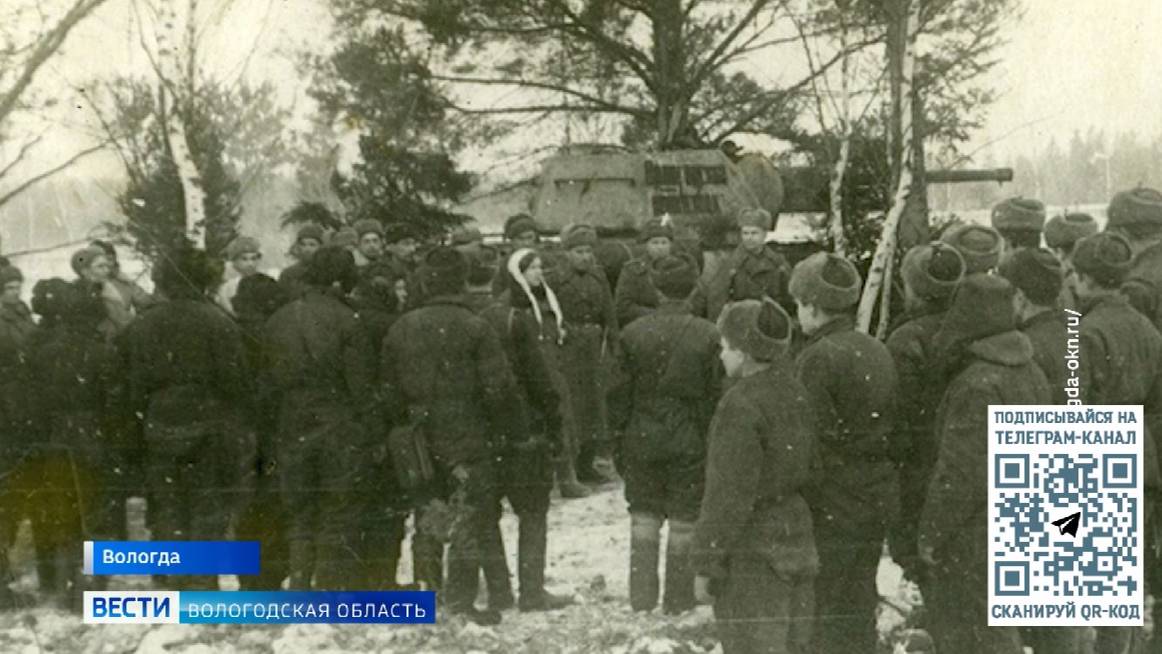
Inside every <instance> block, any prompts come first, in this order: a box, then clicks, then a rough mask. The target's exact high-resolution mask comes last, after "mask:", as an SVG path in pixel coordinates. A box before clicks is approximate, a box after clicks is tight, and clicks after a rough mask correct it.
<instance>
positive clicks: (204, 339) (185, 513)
mask: <svg viewBox="0 0 1162 654" xmlns="http://www.w3.org/2000/svg"><path fill="white" fill-rule="evenodd" d="M220 270H221V269H220V268H218V267H216V266H215V265H214V263H213V262H212V261H210V259H209V257H208V256H207V255H206V253H205V252H203V251H201V250H196V249H194V248H193V247H191V246H184V247H179V248H177V249H174V250H171V251H170V252H168V253H167V256H165V257H162V258H161V259H160V260H159V261H158V263H157V264H156V266H155V268H154V272H153V275H154V284H155V285H156V287H157V290H158V292H159V293H160V294H161V296H162V297H163V298H165V299H164V301H162V302H160V303H159V304H158V305H157V306H155V307H153V308H152V309H150V310H149V311H147V312H145V313H143V314H142V315H141V316H140V317H138V318H137V319H136V320H135V321H133V322H132V323H131V324H130V325H129V327H128V328H126V331H125V333H124V334H123V337H124V338H123V340H122V341H121V345H122V347H123V348H124V355H123V356H124V359H125V360H126V362H127V365H128V375H129V379H128V394H129V402H130V408H131V410H132V411H133V412H134V414H136V415H140V416H142V417H143V418H142V421H143V423H144V426H143V433H144V439H145V470H146V483H147V485H148V491H147V492H148V501H149V516H148V517H149V521H148V524H149V527H150V530H151V532H152V534H153V537H154V538H155V539H157V540H198V539H203V540H220V539H223V538H225V537H226V533H227V529H228V527H229V526H230V522H231V519H232V517H233V516H232V515H231V512H232V510H233V509H236V508H237V507H238V505H239V498H240V495H241V491H242V488H243V484H244V483H245V480H246V478H248V475H249V472H250V466H249V462H251V461H253V435H252V432H251V431H250V424H251V421H252V419H253V405H252V396H251V392H252V388H251V384H250V374H249V372H248V371H247V362H246V351H245V348H244V346H243V343H242V335H241V332H240V330H239V329H238V327H237V325H235V324H234V321H233V320H231V319H230V317H229V316H227V315H226V314H225V313H224V312H223V311H222V310H221V309H220V308H219V307H218V306H217V305H215V304H214V302H213V300H211V299H210V298H209V297H208V296H207V293H208V292H209V291H210V290H211V289H213V288H215V287H216V286H217V283H218V281H219V279H220V277H219V276H220V274H221V272H220ZM166 583H167V584H168V585H169V586H171V587H175V588H177V589H180V588H182V587H185V588H203V589H209V590H213V589H215V588H216V585H217V580H216V579H214V578H212V577H189V576H172V577H170V578H169V579H168V580H166Z"/></svg>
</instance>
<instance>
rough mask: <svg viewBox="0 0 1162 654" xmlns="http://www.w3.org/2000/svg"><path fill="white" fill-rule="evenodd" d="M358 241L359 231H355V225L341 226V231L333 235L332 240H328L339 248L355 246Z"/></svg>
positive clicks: (328, 242) (328, 243)
mask: <svg viewBox="0 0 1162 654" xmlns="http://www.w3.org/2000/svg"><path fill="white" fill-rule="evenodd" d="M320 242H322V241H320ZM358 243H359V232H357V231H355V228H354V227H342V228H340V229H339V231H337V232H335V233H334V234H332V235H331V240H329V241H327V245H333V246H335V247H338V248H353V247H355V246H356V245H357V244H358Z"/></svg>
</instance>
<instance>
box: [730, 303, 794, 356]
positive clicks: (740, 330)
mask: <svg viewBox="0 0 1162 654" xmlns="http://www.w3.org/2000/svg"><path fill="white" fill-rule="evenodd" d="M718 333H719V334H721V335H722V338H723V339H724V340H725V341H726V342H727V343H728V344H729V345H730V346H731V347H732V348H735V349H737V350H742V351H743V352H745V353H746V354H748V355H750V357H751V358H753V359H755V360H756V361H771V360H772V359H774V358H775V357H776V356H778V355H779V354H780V353H783V352H786V351H787V348H788V347H789V346H790V344H791V317H790V316H788V315H787V312H786V311H784V310H783V308H782V307H780V306H779V305H778V303H776V302H772V301H770V300H742V301H739V302H731V303H730V304H727V305H726V307H725V308H723V310H722V314H721V315H720V316H718Z"/></svg>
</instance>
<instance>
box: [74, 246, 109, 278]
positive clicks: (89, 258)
mask: <svg viewBox="0 0 1162 654" xmlns="http://www.w3.org/2000/svg"><path fill="white" fill-rule="evenodd" d="M107 256H109V255H108V254H106V253H105V251H104V250H102V249H101V248H98V247H94V246H92V245H90V246H89V247H85V248H81V249H80V250H77V251H76V252H74V253H73V257H72V259H70V260H69V264H70V265H71V266H72V267H73V272H75V273H77V274H78V275H80V274H81V271H84V270H87V269H88V268H89V266H90V265H92V263H93V261H94V260H95V259H96V258H97V257H107Z"/></svg>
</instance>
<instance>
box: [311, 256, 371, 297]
mask: <svg viewBox="0 0 1162 654" xmlns="http://www.w3.org/2000/svg"><path fill="white" fill-rule="evenodd" d="M358 278H359V273H358V271H357V270H356V268H355V255H353V254H351V251H350V250H348V249H346V248H341V247H338V246H336V245H325V246H323V247H321V248H319V251H318V252H316V253H315V254H314V255H313V256H312V257H311V260H310V262H308V263H307V271H306V273H304V275H303V281H305V282H306V283H308V284H310V285H312V286H322V287H325V288H327V287H330V286H333V285H334V284H335V283H336V282H338V283H339V285H340V286H341V287H342V288H343V290H345V291H350V290H351V289H353V288H355V284H356V282H357V281H358Z"/></svg>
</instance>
